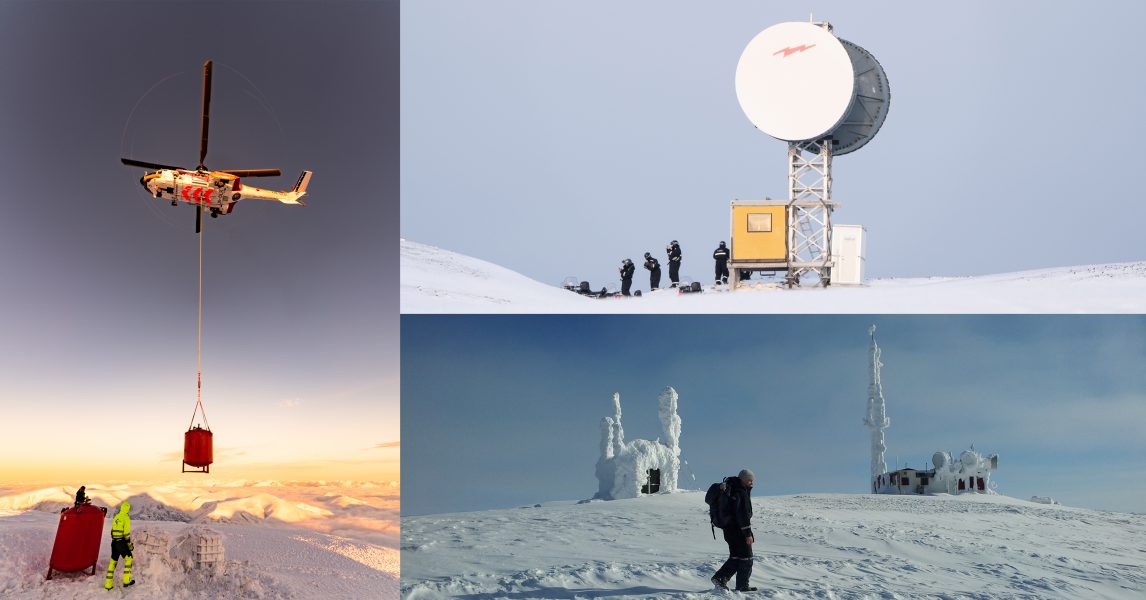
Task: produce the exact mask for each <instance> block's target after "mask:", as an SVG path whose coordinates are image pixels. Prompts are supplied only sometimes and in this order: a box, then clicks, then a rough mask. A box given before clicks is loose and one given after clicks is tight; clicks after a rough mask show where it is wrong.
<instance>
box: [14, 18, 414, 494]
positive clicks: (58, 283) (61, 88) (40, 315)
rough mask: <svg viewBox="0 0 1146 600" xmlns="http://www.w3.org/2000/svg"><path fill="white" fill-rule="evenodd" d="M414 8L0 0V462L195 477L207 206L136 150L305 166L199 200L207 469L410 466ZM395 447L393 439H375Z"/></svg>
mask: <svg viewBox="0 0 1146 600" xmlns="http://www.w3.org/2000/svg"><path fill="white" fill-rule="evenodd" d="M397 53H398V3H397V2H396V0H388V1H379V2H349V3H348V2H333V3H321V4H320V3H299V2H292V3H283V4H280V3H263V2H250V3H242V2H237V3H230V2H229V3H209V2H194V3H191V2H165V3H158V4H157V3H150V2H103V3H86V2H0V55H3V56H5V57H6V59H5V60H4V61H2V62H0V81H3V82H4V83H3V86H0V131H2V132H3V134H2V135H0V181H3V182H4V185H3V191H2V192H0V198H2V200H0V201H2V204H3V206H4V209H5V210H4V218H3V219H0V274H2V276H3V278H2V279H3V281H2V286H3V293H2V294H0V381H3V382H4V385H3V389H2V390H0V410H2V411H3V414H4V422H5V425H6V427H5V429H6V433H5V435H3V436H0V465H2V468H0V480H26V481H54V480H59V479H65V480H69V481H81V482H83V481H86V482H88V483H92V482H94V481H96V480H97V479H104V480H106V479H108V478H138V479H150V478H174V477H178V476H179V458H180V455H181V451H182V440H183V432H184V431H185V430H186V428H187V426H188V424H189V423H190V421H191V414H192V409H193V407H194V404H195V340H196V333H195V330H196V286H197V269H198V267H197V251H198V246H197V241H196V238H195V234H194V225H193V223H192V221H193V218H194V217H193V215H194V212H193V209H192V208H191V207H189V206H187V205H180V206H179V207H175V208H173V207H171V206H170V205H169V204H168V203H167V202H166V201H163V200H156V199H153V198H151V197H150V196H148V195H147V193H146V192H145V191H144V190H143V188H142V187H141V186H140V184H139V178H140V176H141V175H142V174H143V170H142V169H136V168H130V167H126V166H123V165H121V164H120V162H119V159H120V157H121V156H130V157H132V158H136V159H141V160H145V161H152V162H160V163H169V164H177V165H185V166H190V167H193V166H194V165H195V164H196V159H197V158H198V156H197V151H198V135H199V114H200V112H199V111H200V102H201V98H202V95H201V94H202V87H201V86H202V83H201V77H202V65H203V62H204V61H205V60H207V59H213V60H214V61H215V69H214V81H213V99H212V104H211V108H212V111H211V140H210V151H209V154H208V156H207V165H208V166H210V167H213V168H217V169H242V168H280V169H282V171H283V176H282V177H281V178H277V179H262V180H247V181H245V182H244V183H246V184H253V185H260V186H261V187H271V188H273V189H284V188H289V187H290V186H291V185H293V183H294V181H295V179H296V178H297V177H298V173H299V172H300V171H302V170H303V169H310V170H312V171H314V178H313V180H312V181H311V185H310V188H309V194H308V196H307V198H306V201H307V202H308V204H309V206H307V207H297V206H286V205H279V204H277V203H270V202H262V203H260V202H258V201H247V202H241V203H240V204H239V205H238V206H237V207H236V208H235V210H234V212H233V213H232V214H230V215H226V216H223V217H221V218H219V219H204V235H205V239H204V241H205V263H206V266H205V275H204V277H205V289H204V303H205V310H204V324H203V353H204V354H203V398H204V402H205V403H206V406H207V417H208V421H209V424H210V426H211V428H212V429H213V430H214V433H215V464H214V465H213V466H212V474H215V475H218V476H221V477H238V478H241V477H275V478H284V479H310V478H325V479H335V478H362V479H366V478H369V479H396V478H397V477H398V474H399V465H398V449H397V446H396V444H395V443H396V442H398V441H399V430H398V425H399V424H398V414H399V398H398V343H397V342H398V340H397V333H398V293H397V290H398V288H397V283H396V282H397V278H398V260H397V256H396V254H397V252H396V244H395V238H396V237H397V229H398V227H397V217H398V139H397V135H398V88H397V86H398V55H397ZM384 444H391V445H390V446H389V447H386V448H380V447H378V446H379V445H384Z"/></svg>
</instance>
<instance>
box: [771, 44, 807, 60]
mask: <svg viewBox="0 0 1146 600" xmlns="http://www.w3.org/2000/svg"><path fill="white" fill-rule="evenodd" d="M815 47H816V45H815V44H812V45H811V46H809V45H807V44H801V45H799V46H789V47H787V48H781V49H779V50H777V51H775V52H773V53H772V56H776V55H777V54H780V53H781V52H783V53H784V56H782V57H781V58H788V57H789V56H791V55H793V54H795V53H797V52H803V51H804V50H808V49H810V48H815Z"/></svg>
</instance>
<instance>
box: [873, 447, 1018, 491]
mask: <svg viewBox="0 0 1146 600" xmlns="http://www.w3.org/2000/svg"><path fill="white" fill-rule="evenodd" d="M931 464H932V467H931V468H930V469H927V470H921V469H910V468H904V469H899V470H896V471H891V472H889V473H881V474H879V475H877V476H876V477H875V479H874V480H873V481H872V488H873V490H874V491H875V493H877V494H962V493H965V492H975V493H980V494H993V493H994V490H993V489H992V486H991V472H992V471H994V470H995V469H997V468H998V466H999V455H998V454H992V455H990V456H983V455H981V454H979V453H978V452H976V451H975V449H974V448H972V449H970V450H964V451H963V452H962V454H960V455H959V460H953V459H952V458H951V454H950V453H949V452H936V453H935V454H934V455H932V457H931Z"/></svg>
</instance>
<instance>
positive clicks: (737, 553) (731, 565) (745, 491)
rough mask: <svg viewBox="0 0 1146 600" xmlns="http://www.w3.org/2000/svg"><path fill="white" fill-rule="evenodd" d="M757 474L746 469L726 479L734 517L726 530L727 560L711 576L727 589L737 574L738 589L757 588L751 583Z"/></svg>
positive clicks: (717, 585) (742, 590)
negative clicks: (753, 505)
mask: <svg viewBox="0 0 1146 600" xmlns="http://www.w3.org/2000/svg"><path fill="white" fill-rule="evenodd" d="M755 481H756V475H754V474H753V473H752V471H750V470H748V469H743V470H741V471H740V474H739V475H737V476H736V477H729V478H727V479H725V480H724V485H726V486H728V492H729V494H731V495H732V503H733V506H735V510H734V511H733V521H732V523H731V524H729V525H728V526H727V527H725V528H724V529H723V531H724V541H725V542H728V560H726V561H724V564H723V565H722V566H721V567H720V569H719V570H717V571H716V574H715V575H713V576H712V583H713V585H715V586H716V587H718V588H722V589H728V580H730V579H732V575H733V574H734V573H735V574H736V589H737V591H741V592H751V591H755V590H756V588H754V587H751V586H749V585H748V578H749V577H750V576H751V575H752V543H753V542H755V541H756V540H755V539H754V538H753V537H752V484H753V483H754V482H755Z"/></svg>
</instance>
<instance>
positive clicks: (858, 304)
mask: <svg viewBox="0 0 1146 600" xmlns="http://www.w3.org/2000/svg"><path fill="white" fill-rule="evenodd" d="M401 244H402V258H401V274H402V275H401V277H402V283H401V288H402V289H401V299H402V300H401V302H402V304H401V307H402V308H401V310H402V313H404V314H414V313H851V314H904V313H907V314H931V313H992V314H993V313H1020V314H1025V313H1050V314H1057V313H1135V314H1137V313H1142V312H1146V262H1132V263H1116V264H1107V265H1090V266H1079V267H1059V268H1053V269H1040V270H1036V271H1022V272H1017V273H1002V274H997V275H983V276H977V277H927V278H903V279H896V278H892V279H877V280H873V281H869V282H868V283H867V285H864V286H861V287H843V286H832V287H829V288H819V287H810V288H801V289H793V290H789V289H785V288H783V287H781V286H780V285H779V284H777V283H761V282H756V283H752V282H749V283H752V285H750V286H748V287H746V288H741V289H738V290H736V291H735V292H723V291H721V292H717V291H713V290H712V289H711V286H706V287H705V290H704V292H702V293H699V294H677V293H676V292H675V291H672V290H659V291H657V292H654V293H651V294H646V295H645V296H643V297H641V298H609V299H604V300H599V299H594V298H586V297H583V296H578V295H577V294H574V293H573V292H569V291H566V290H563V289H561V288H560V287H557V285H547V284H544V283H541V282H538V281H535V280H533V279H530V278H528V277H526V276H524V275H522V274H520V273H516V272H514V271H511V270H509V269H506V268H504V267H500V266H498V265H494V264H491V263H488V262H486V261H483V260H480V259H476V258H471V257H468V256H463V255H461V254H457V253H454V252H450V251H448V250H443V249H441V248H436V247H434V246H427V245H425V244H419V243H417V242H411V241H409V240H405V239H404V240H402V242H401ZM707 267H711V265H707V266H706V269H705V272H708V270H710V269H708V268H707ZM607 283H619V281H617V282H600V281H591V282H590V284H591V287H592V288H593V289H596V290H599V289H600V288H601V287H603V286H604V285H605V284H607ZM633 283H634V285H633V289H634V290H635V289H644V290H646V291H647V288H648V279H647V278H642V277H640V276H638V277H635V278H634V280H633Z"/></svg>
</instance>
